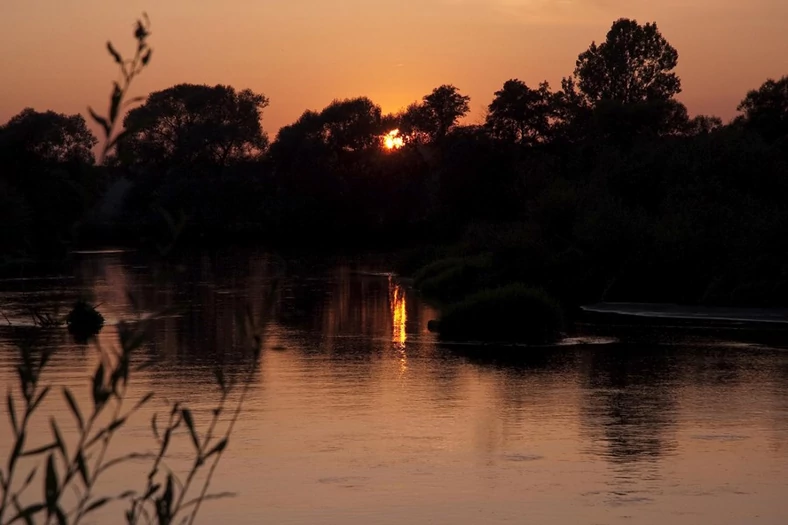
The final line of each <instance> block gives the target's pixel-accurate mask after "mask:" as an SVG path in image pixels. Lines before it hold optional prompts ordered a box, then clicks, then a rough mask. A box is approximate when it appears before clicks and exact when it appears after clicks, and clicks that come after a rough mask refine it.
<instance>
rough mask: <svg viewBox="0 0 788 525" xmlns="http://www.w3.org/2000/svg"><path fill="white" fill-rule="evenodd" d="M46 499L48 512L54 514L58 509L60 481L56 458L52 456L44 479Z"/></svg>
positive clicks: (48, 461)
mask: <svg viewBox="0 0 788 525" xmlns="http://www.w3.org/2000/svg"><path fill="white" fill-rule="evenodd" d="M44 498H45V501H46V508H47V512H49V513H50V514H54V513H55V512H56V511H55V509H56V508H57V498H58V479H57V469H56V468H55V456H53V455H52V454H50V455H49V457H48V458H47V473H46V478H45V479H44Z"/></svg>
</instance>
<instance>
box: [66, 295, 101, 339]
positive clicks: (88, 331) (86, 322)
mask: <svg viewBox="0 0 788 525" xmlns="http://www.w3.org/2000/svg"><path fill="white" fill-rule="evenodd" d="M66 325H67V326H68V332H69V333H70V334H71V335H72V336H74V340H75V341H76V342H78V343H82V344H85V343H87V342H88V340H89V339H90V338H91V337H95V336H96V335H97V334H98V333H99V332H100V331H101V329H102V328H103V327H104V316H103V315H101V314H100V313H99V311H98V309H97V308H96V307H95V306H93V305H91V304H88V303H87V302H85V301H83V300H79V301H77V302H76V303H74V306H73V307H72V308H71V311H70V312H69V313H68V316H66Z"/></svg>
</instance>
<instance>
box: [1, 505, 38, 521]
mask: <svg viewBox="0 0 788 525" xmlns="http://www.w3.org/2000/svg"><path fill="white" fill-rule="evenodd" d="M45 508H47V506H46V505H44V504H43V503H36V504H35V505H30V506H29V507H26V508H24V509H21V510H19V511H18V514H17V515H16V516H14V517H13V518H11V519H10V520H8V523H14V522H16V521H19V520H24V521H25V523H35V522H34V521H33V516H35V515H36V514H38V513H39V512H41V511H42V510H44V509H45Z"/></svg>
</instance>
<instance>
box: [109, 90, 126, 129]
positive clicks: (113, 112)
mask: <svg viewBox="0 0 788 525" xmlns="http://www.w3.org/2000/svg"><path fill="white" fill-rule="evenodd" d="M122 98H123V90H122V89H120V84H118V83H117V82H115V83H114V87H113V89H112V96H111V97H110V104H109V121H110V122H115V121H116V120H117V119H118V111H119V110H120V99H122Z"/></svg>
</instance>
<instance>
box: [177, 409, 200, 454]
mask: <svg viewBox="0 0 788 525" xmlns="http://www.w3.org/2000/svg"><path fill="white" fill-rule="evenodd" d="M181 414H183V422H184V423H186V428H188V429H189V435H191V437H192V443H194V449H195V450H196V451H197V453H198V454H199V453H200V451H201V450H202V449H201V447H200V440H199V439H198V438H197V430H195V428H194V419H192V412H191V410H189V409H188V408H184V409H183V410H181Z"/></svg>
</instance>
